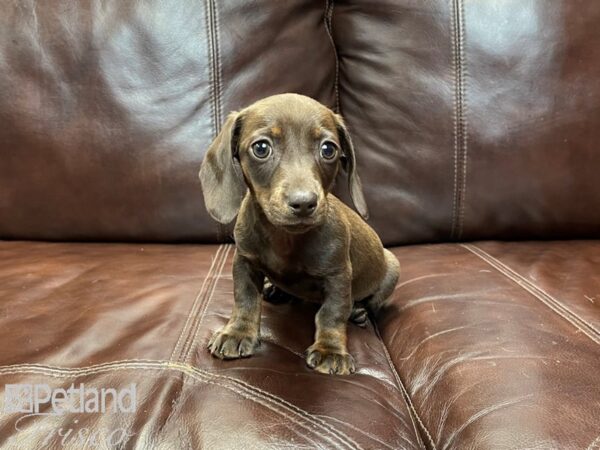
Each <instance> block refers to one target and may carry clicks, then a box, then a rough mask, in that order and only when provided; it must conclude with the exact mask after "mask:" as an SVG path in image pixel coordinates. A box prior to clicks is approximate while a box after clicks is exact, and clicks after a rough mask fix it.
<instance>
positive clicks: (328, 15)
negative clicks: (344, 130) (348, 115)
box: [323, 0, 340, 113]
mask: <svg viewBox="0 0 600 450" xmlns="http://www.w3.org/2000/svg"><path fill="white" fill-rule="evenodd" d="M334 6H335V3H334V0H325V17H324V19H323V20H324V21H325V30H327V34H328V35H329V40H330V41H331V46H332V47H333V55H334V58H335V78H334V82H333V83H334V84H333V86H334V92H335V111H336V112H337V113H340V91H339V85H340V58H339V55H338V51H337V47H336V45H335V41H334V39H333V31H332V30H333V25H332V21H333V8H334Z"/></svg>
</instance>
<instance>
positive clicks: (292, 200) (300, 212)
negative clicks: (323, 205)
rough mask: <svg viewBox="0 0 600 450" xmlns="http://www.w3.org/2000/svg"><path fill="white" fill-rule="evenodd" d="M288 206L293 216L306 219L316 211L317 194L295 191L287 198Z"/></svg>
mask: <svg viewBox="0 0 600 450" xmlns="http://www.w3.org/2000/svg"><path fill="white" fill-rule="evenodd" d="M288 205H290V208H292V211H293V212H294V214H295V215H297V216H299V217H308V216H310V215H311V214H312V213H314V212H315V209H317V194H316V193H315V192H310V191H295V192H292V193H291V194H289V196H288Z"/></svg>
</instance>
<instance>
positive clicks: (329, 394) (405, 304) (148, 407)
mask: <svg viewBox="0 0 600 450" xmlns="http://www.w3.org/2000/svg"><path fill="white" fill-rule="evenodd" d="M393 251H394V253H395V254H396V256H397V257H398V259H399V260H400V261H402V264H403V276H402V279H401V281H400V282H399V284H398V286H397V287H396V290H395V292H394V295H393V299H392V301H391V303H390V305H389V306H388V307H387V309H386V310H385V311H384V313H383V314H382V315H381V318H380V320H379V321H378V323H377V325H376V326H374V325H373V324H371V323H369V325H368V327H367V328H366V329H362V328H359V327H357V326H354V325H350V326H349V350H350V352H352V353H353V354H354V356H355V358H356V362H357V365H358V372H357V374H356V375H353V376H351V377H332V376H327V375H320V374H317V373H315V372H313V371H312V370H310V369H308V368H307V367H306V366H305V362H304V358H303V352H304V350H305V349H306V347H308V346H309V345H310V344H311V341H312V332H313V318H314V314H315V312H316V309H315V305H313V304H306V303H302V302H296V303H290V304H284V305H271V304H267V303H264V304H263V319H262V327H261V335H262V345H261V348H260V349H259V351H258V353H257V354H256V355H255V356H253V357H252V358H249V359H242V360H236V361H220V360H217V359H214V358H212V357H211V356H210V355H209V353H208V351H207V350H206V349H205V346H206V343H207V342H208V339H209V337H210V335H211V334H212V332H213V331H215V330H216V329H217V328H219V327H221V326H222V325H224V324H225V322H226V321H227V318H228V315H229V312H230V309H231V306H232V302H233V299H232V290H233V284H232V283H233V281H232V278H231V263H232V256H233V252H234V249H233V246H232V245H231V244H229V245H221V246H194V245H160V244H148V245H139V244H79V243H67V244H59V243H31V242H18V241H16V242H3V243H1V244H0V261H1V263H0V286H2V290H1V293H0V294H1V297H2V303H1V305H2V306H1V309H0V341H1V342H2V343H3V345H2V347H1V348H0V383H1V384H3V385H6V384H14V383H30V384H36V383H37V384H49V385H50V386H51V387H53V388H57V387H62V388H65V389H66V388H68V387H69V386H70V385H71V384H72V383H75V384H76V385H77V384H78V383H85V384H86V385H87V386H90V387H92V386H93V387H96V388H102V387H116V388H118V387H123V386H128V385H130V384H131V383H136V386H137V398H138V400H137V408H138V409H137V414H77V413H70V414H65V415H63V416H60V417H52V416H37V417H30V418H26V419H22V420H21V422H19V424H18V426H19V429H20V430H21V431H19V432H16V431H15V423H16V421H17V420H18V419H19V418H20V417H21V416H22V415H19V414H6V413H4V414H2V415H0V444H1V446H2V448H14V447H15V446H16V444H17V443H19V444H21V445H22V444H23V443H26V446H27V448H34V447H35V448H38V447H39V446H41V444H42V443H44V441H45V440H46V439H48V443H47V444H48V445H49V447H47V448H58V446H59V444H60V440H61V439H60V437H59V436H58V435H57V433H58V429H59V428H60V427H63V428H64V429H65V430H67V429H74V430H75V432H74V433H76V432H77V431H78V430H79V429H80V428H83V427H87V428H89V429H93V430H98V429H100V430H102V429H104V430H115V429H119V428H120V427H124V428H125V429H126V430H127V433H128V434H129V435H130V436H129V437H128V440H127V442H128V443H127V448H139V449H147V448H210V449H221V448H222V449H228V448H240V445H242V443H243V445H244V447H248V448H284V447H285V448H289V447H290V446H291V447H294V448H304V447H306V448H352V449H356V448H359V449H360V448H362V449H369V448H394V449H397V448H403V449H410V448H424V447H427V448H436V449H464V448H490V449H496V448H511V449H512V448H545V449H546V448H547V449H570V448H573V449H588V448H589V449H594V448H595V447H594V446H593V445H592V444H593V443H594V442H596V443H597V437H598V424H599V422H598V417H600V402H599V400H600V394H599V391H598V386H599V385H600V358H599V356H600V328H599V327H598V316H599V315H598V305H599V304H600V276H599V274H598V271H597V270H596V269H597V267H598V265H599V264H600V244H598V243H597V242H593V241H591V242H583V241H582V242H577V243H573V242H544V243H542V242H535V243H498V242H482V243H474V244H439V245H428V246H414V247H402V248H395V249H393ZM24 330H29V331H28V332H27V333H26V334H24ZM25 336H26V337H25ZM76 421H77V422H76ZM51 432H54V433H55V434H54V435H51V434H50V437H48V436H49V433H51ZM421 437H422V438H421ZM421 439H422V440H421ZM595 440H596V441H595ZM79 445H80V444H79V443H78V441H77V440H75V438H74V437H73V438H72V439H70V440H67V441H66V445H65V446H64V448H73V449H76V448H81V447H80V446H79Z"/></svg>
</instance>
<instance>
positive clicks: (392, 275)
mask: <svg viewBox="0 0 600 450" xmlns="http://www.w3.org/2000/svg"><path fill="white" fill-rule="evenodd" d="M383 256H384V257H385V263H386V272H385V275H384V277H383V281H382V282H381V284H380V285H379V289H377V291H376V292H375V293H374V294H373V296H372V297H371V298H370V299H369V300H368V302H367V308H368V309H369V310H370V311H371V313H372V314H373V315H377V313H378V312H379V310H380V309H381V308H382V307H384V306H385V304H386V303H387V301H388V300H389V298H390V296H391V295H392V292H394V288H395V287H396V283H397V282H398V277H399V276H400V262H399V261H398V259H397V258H396V257H395V256H394V254H393V253H392V252H390V251H389V250H387V249H383Z"/></svg>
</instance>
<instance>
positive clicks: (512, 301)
mask: <svg viewBox="0 0 600 450" xmlns="http://www.w3.org/2000/svg"><path fill="white" fill-rule="evenodd" d="M599 20H600V3H598V2H597V1H595V0H553V1H552V2H549V1H543V0H519V1H517V0H505V1H502V2H499V1H494V0H478V1H475V0H445V1H427V2H426V1H414V0H393V1H392V0H374V1H367V0H335V1H333V0H327V1H324V0H286V1H285V2H284V1H278V2H273V1H267V0H253V1H244V2H242V1H239V0H218V1H216V0H204V1H201V2H197V1H191V0H177V1H175V0H162V1H157V0H148V1H144V2H124V1H118V0H103V1H99V0H87V1H79V2H73V1H67V0H55V1H34V0H19V1H16V0H9V1H4V2H0V239H1V240H0V390H1V389H4V392H1V393H0V448H2V449H5V448H6V449H11V450H12V449H16V448H52V449H54V448H67V449H73V450H79V449H81V448H127V449H130V448H131V449H140V450H142V449H144V450H145V449H174V448H178V449H179V448H181V449H211V450H212V449H237V448H244V449H282V448H288V449H289V448H294V449H296V448H299V449H305V448H306V449H308V448H310V449H312V448H318V449H365V450H366V449H434V450H446V449H461V450H462V449H533V448H535V449H557V450H558V449H560V450H563V449H581V450H598V449H600V310H599V308H600V270H599V268H600V241H598V240H597V238H598V236H599V230H600V177H598V168H600V152H598V151H597V142H598V140H599V138H600V134H599V133H600V113H599V111H600V109H599V105H600V84H598V79H599V77H600V33H599V27H598V23H599ZM281 92H298V93H302V94H306V95H309V96H311V97H314V98H316V99H317V100H319V101H321V102H323V103H324V104H326V105H328V106H330V107H332V108H334V109H336V110H338V111H339V112H341V113H342V114H343V115H344V116H345V118H346V122H347V124H348V126H349V128H350V132H351V134H352V135H353V138H354V141H355V144H356V149H357V158H358V166H359V171H360V174H361V177H362V180H363V185H364V187H365V193H366V197H367V202H368V205H369V209H370V212H371V220H370V221H369V223H370V224H372V225H373V227H374V228H375V229H376V230H377V232H378V233H379V234H380V236H381V237H382V239H383V241H384V243H385V244H387V245H388V246H395V247H393V248H392V250H393V252H394V253H395V255H396V256H397V257H398V259H399V261H400V263H401V275H400V279H399V282H398V284H397V286H396V289H395V291H394V294H393V296H392V298H391V300H390V303H389V305H388V306H387V307H386V308H385V310H384V311H382V313H381V314H380V315H379V316H378V318H377V320H376V321H374V322H373V321H369V323H368V324H367V327H366V328H364V329H363V328H359V327H357V326H355V325H349V350H350V352H351V353H352V354H353V355H354V357H355V359H356V363H357V366H358V372H357V373H356V374H355V375H352V376H348V377H334V376H326V375H320V374H317V373H315V372H314V371H312V370H310V369H308V368H307V367H306V365H305V360H304V356H303V352H304V351H305V349H306V348H307V347H308V346H309V345H310V344H311V343H312V339H313V332H314V315H315V312H316V306H315V305H312V304H305V303H303V302H301V301H296V302H293V303H289V304H283V305H272V304H267V303H264V304H263V317H262V325H261V336H262V345H261V347H260V349H259V350H258V353H257V354H256V355H255V356H253V357H252V358H249V359H242V360H235V361H220V360H217V359H215V358H212V357H210V355H209V353H208V351H207V350H206V349H205V346H206V344H207V342H208V339H209V337H210V336H211V335H212V333H213V332H214V331H215V330H217V329H218V328H219V327H221V326H222V325H224V324H225V323H226V321H227V319H228V317H229V313H230V311H231V306H232V302H233V280H232V277H231V264H232V257H233V253H234V247H233V245H232V244H228V243H221V244H219V245H217V244H218V243H219V242H226V241H227V240H228V230H227V229H226V228H222V227H218V226H217V225H216V224H215V223H214V222H213V221H212V220H211V219H210V218H209V217H208V215H207V213H206V212H205V208H204V205H203V204H202V195H201V192H200V184H199V182H198V179H197V172H198V168H199V165H200V161H201V159H202V157H203V154H204V151H205V150H206V149H207V147H208V144H209V143H210V142H211V140H212V139H213V138H214V136H215V135H216V134H217V133H218V132H219V130H220V127H221V124H222V122H223V120H224V117H225V116H226V114H227V113H228V112H229V111H231V110H235V109H239V108H241V107H243V106H245V105H247V104H249V103H251V102H253V101H254V100H257V99H259V98H262V97H264V96H267V95H271V94H275V93H281ZM339 193H340V195H341V196H342V197H344V196H345V193H344V191H343V189H342V188H340V191H339ZM583 238H588V240H576V239H583ZM520 239H530V240H529V241H519V240H520ZM540 239H555V240H548V241H542V240H540ZM559 239H562V240H559ZM594 239H596V240H594ZM36 240H38V241H40V240H41V241H46V242H35V241H36ZM468 240H471V241H473V242H471V243H459V242H454V241H463V242H464V241H468ZM477 240H480V241H477ZM502 240H505V241H502ZM47 241H64V242H47ZM74 241H84V242H74ZM90 241H104V242H90ZM117 241H127V242H122V243H119V242H117ZM450 241H452V242H450ZM185 242H187V243H185ZM427 242H442V243H439V244H424V243H427ZM404 244H414V245H404ZM399 245H404V246H399ZM80 383H84V384H85V385H86V386H88V387H90V388H95V389H102V388H105V389H106V388H114V389H121V388H125V387H128V386H130V385H131V384H132V383H133V384H135V386H136V392H137V401H136V407H137V408H136V412H135V413H134V414H130V413H124V412H120V413H107V414H96V413H64V414H62V415H57V414H50V413H51V412H52V411H51V410H50V409H49V408H48V407H46V408H45V409H43V410H42V411H41V413H42V414H41V415H34V416H30V415H28V414H27V413H23V412H21V413H15V412H12V413H11V412H9V409H10V408H9V407H8V406H10V405H9V403H8V400H7V399H8V397H7V385H10V384H26V385H31V386H33V385H36V384H42V385H47V386H48V388H51V389H59V388H62V389H68V388H69V387H70V386H71V385H79V384H80ZM111 433H117V434H116V435H115V434H113V435H111ZM119 433H123V435H120V434H119ZM81 436H83V437H81ZM81 439H83V440H84V442H83V443H82V441H81ZM110 439H113V441H112V444H114V443H115V441H116V440H120V443H119V444H118V445H117V444H115V445H111V441H110Z"/></svg>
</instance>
